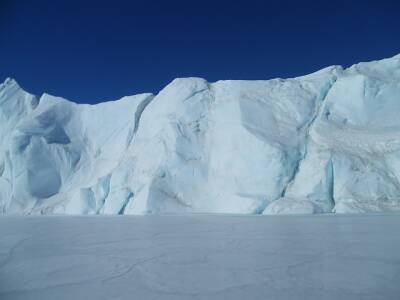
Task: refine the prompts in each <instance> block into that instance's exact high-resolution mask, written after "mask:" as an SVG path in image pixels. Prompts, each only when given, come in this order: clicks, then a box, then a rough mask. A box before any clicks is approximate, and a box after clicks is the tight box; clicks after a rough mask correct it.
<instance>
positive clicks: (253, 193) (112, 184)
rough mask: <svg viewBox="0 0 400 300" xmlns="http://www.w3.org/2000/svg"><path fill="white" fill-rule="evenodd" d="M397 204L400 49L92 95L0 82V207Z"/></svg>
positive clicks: (300, 208) (282, 209) (340, 209)
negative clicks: (268, 72)
mask: <svg viewBox="0 0 400 300" xmlns="http://www.w3.org/2000/svg"><path fill="white" fill-rule="evenodd" d="M395 210H400V55H397V56H395V57H393V58H390V59H384V60H381V61H374V62H368V63H360V64H357V65H354V66H352V67H350V68H348V69H343V68H342V67H340V66H333V67H329V68H325V69H323V70H320V71H318V72H316V73H313V74H310V75H306V76H302V77H297V78H292V79H272V80H260V81H241V80H240V81H239V80H228V81H218V82H215V83H209V82H207V81H206V80H204V79H201V78H180V79H175V80H174V81H173V82H172V83H170V84H169V85H168V86H166V87H165V88H164V89H163V90H162V91H161V92H159V93H158V94H157V95H152V94H141V95H136V96H129V97H124V98H122V99H120V100H117V101H112V102H105V103H101V104H97V105H84V104H76V103H73V102H69V101H67V100H64V99H62V98H58V97H54V96H51V95H47V94H44V95H42V96H41V97H36V96H34V95H31V94H29V93H27V92H25V91H24V90H23V89H22V88H21V87H20V86H19V85H18V84H17V83H16V81H14V80H12V79H7V80H6V81H5V82H4V83H3V84H1V85H0V213H3V214H13V213H17V214H31V213H32V214H52V213H60V214H149V213H150V214H161V213H185V212H216V213H244V214H261V213H264V214H282V213H285V214H290V213H325V212H336V213H350V212H352V213H353V212H356V213H361V212H379V211H395Z"/></svg>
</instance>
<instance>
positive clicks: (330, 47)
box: [0, 0, 400, 103]
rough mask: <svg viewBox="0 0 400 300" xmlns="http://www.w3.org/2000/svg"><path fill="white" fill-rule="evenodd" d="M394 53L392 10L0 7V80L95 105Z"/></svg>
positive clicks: (186, 4) (1, 2)
mask: <svg viewBox="0 0 400 300" xmlns="http://www.w3.org/2000/svg"><path fill="white" fill-rule="evenodd" d="M398 53H400V1H386V0H381V1H367V0H366V1H357V0H353V1H341V0H337V1H323V0H321V1H307V0H305V1H285V0H282V1H252V0H247V1H241V0H239V1H217V0H215V1H208V0H204V1H189V0H186V1H173V0H170V1H150V0H147V1H118V0H114V1H101V0H97V1H76V0H69V1H54V0H53V1H50V0H35V1H29V0H25V1H24V0H0V81H3V80H4V79H5V78H6V77H13V78H15V79H17V81H18V82H19V83H20V84H21V85H22V86H23V87H24V88H25V89H26V90H28V91H30V92H32V93H35V94H38V95H40V94H42V93H43V92H47V93H50V94H53V95H57V96H62V97H65V98H67V99H70V100H73V101H76V102H82V103H96V102H101V101H104V100H113V99H117V98H120V97H122V96H124V95H131V94H136V93H141V92H153V93H157V92H158V91H159V90H160V89H162V88H163V87H164V86H165V85H166V84H168V83H169V82H170V81H172V80H173V79H174V78H176V77H188V76H198V77H204V78H206V79H208V80H209V81H216V80H219V79H270V78H275V77H283V78H285V77H293V76H299V75H304V74H307V73H311V72H313V71H316V70H318V69H320V68H323V67H325V66H329V65H333V64H341V65H344V66H349V65H351V64H353V63H357V62H359V61H368V60H374V59H381V58H385V57H390V56H393V55H395V54H398Z"/></svg>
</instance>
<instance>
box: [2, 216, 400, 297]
mask: <svg viewBox="0 0 400 300" xmlns="http://www.w3.org/2000/svg"><path fill="white" fill-rule="evenodd" d="M399 226H400V218H399V216H398V215H368V214H364V215H336V216H332V215H313V216H290V217H289V216H272V217H265V216H233V215H229V216H227V215H218V216H215V215H213V216H211V215H208V216H207V215H194V214H192V215H181V216H78V217H64V216H48V217H47V216H44V217H43V216H41V217H37V216H24V217H19V216H16V217H15V216H4V217H2V218H0V236H1V239H0V299H2V300H8V299H10V300H11V299H12V300H19V299H21V300H22V299H24V300H25V299H30V300H35V299H38V300H53V299H58V300H63V299H65V300H70V299H88V300H90V299H96V300H99V299H107V300H108V299H170V300H183V299H196V300H213V299H232V300H234V299H238V300H239V299H240V300H242V299H274V300H279V299H282V300H283V299H285V300H290V299H308V300H311V299H316V300H317V299H318V300H320V299H324V300H337V299H342V300H345V299H363V300H376V299H385V300H392V299H393V300H395V299H396V300H397V299H399V295H400V285H399V280H400V269H399V261H400V235H399V234H398V228H399Z"/></svg>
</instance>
